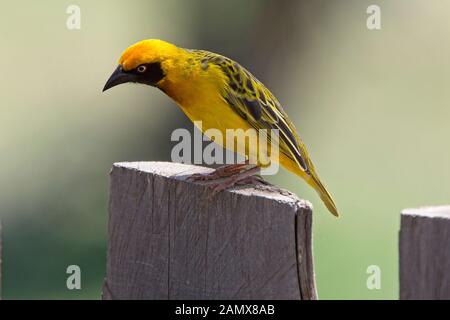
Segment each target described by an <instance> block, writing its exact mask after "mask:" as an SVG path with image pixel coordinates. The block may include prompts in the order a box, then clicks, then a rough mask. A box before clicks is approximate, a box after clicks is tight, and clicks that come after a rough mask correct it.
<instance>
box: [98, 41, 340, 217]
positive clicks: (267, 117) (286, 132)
mask: <svg viewBox="0 0 450 320" xmlns="http://www.w3.org/2000/svg"><path fill="white" fill-rule="evenodd" d="M129 82H131V83H142V84H146V85H150V86H153V87H156V88H159V89H161V90H162V91H163V92H165V93H166V94H167V95H168V96H169V97H171V98H172V99H173V100H174V101H175V102H176V103H177V104H178V106H179V107H180V108H181V110H182V111H183V112H184V113H185V114H186V115H187V116H188V117H189V119H190V120H191V121H193V122H194V121H201V122H202V131H203V132H204V131H206V130H207V129H210V128H215V129H218V130H220V131H221V132H223V133H224V135H225V131H226V129H243V130H247V129H251V128H253V129H256V130H260V129H267V130H270V129H278V132H279V163H280V164H281V165H282V166H283V167H285V168H286V169H287V170H289V171H291V172H293V173H294V174H296V175H298V176H299V177H301V178H302V179H304V180H305V181H306V182H307V183H308V184H309V185H310V186H311V187H313V188H314V189H315V190H316V191H317V193H318V194H319V196H320V198H321V199H322V201H323V202H324V203H325V205H326V207H327V208H328V210H329V211H330V212H331V213H332V214H333V215H335V216H338V211H337V209H336V205H335V203H334V201H333V199H332V197H331V195H330V194H329V193H328V191H327V190H326V188H325V186H324V185H323V184H322V182H321V181H320V179H319V177H318V175H317V173H316V170H315V168H314V165H313V163H312V162H311V159H310V157H309V155H308V151H307V150H306V147H305V145H304V144H303V142H302V140H301V139H300V137H299V136H298V134H297V131H296V129H295V127H294V125H293V123H292V122H291V121H290V120H289V118H288V116H287V114H286V113H285V112H284V110H283V108H282V106H281V104H280V103H279V102H278V100H277V99H276V98H275V96H274V95H273V94H272V93H271V92H270V91H269V90H268V89H267V88H266V87H265V86H264V85H263V84H262V83H261V82H260V81H258V80H257V79H256V78H255V77H254V76H253V75H252V74H251V73H250V72H249V71H248V70H246V69H245V68H244V67H242V66H241V65H239V64H238V63H236V62H235V61H233V60H231V59H229V58H226V57H224V56H221V55H219V54H216V53H212V52H208V51H203V50H189V49H183V48H179V47H177V46H175V45H173V44H170V43H168V42H165V41H162V40H156V39H151V40H143V41H140V42H138V43H136V44H134V45H132V46H130V47H129V48H127V49H126V50H125V52H124V53H123V54H122V56H121V58H120V60H119V65H118V66H117V68H116V70H115V71H114V72H113V74H112V75H111V77H110V78H109V79H108V81H107V82H106V84H105V87H104V88H103V91H105V90H107V89H109V88H112V87H114V86H116V85H119V84H122V83H129ZM245 150H246V153H248V152H249V149H248V148H245ZM233 151H235V152H236V151H237V150H233ZM258 152H260V151H258ZM246 156H247V157H249V156H255V155H249V154H246ZM256 157H257V158H258V159H259V155H256ZM255 168H256V169H259V168H258V163H257V165H255V166H253V167H252V168H250V169H247V170H242V169H243V166H242V164H241V165H239V164H235V165H229V166H224V167H222V168H219V169H217V170H216V172H215V174H211V175H210V177H205V178H204V180H208V179H210V178H211V177H214V178H217V177H221V178H223V177H229V178H231V179H229V181H228V183H226V184H224V185H223V186H225V187H224V188H226V187H229V186H231V185H233V184H235V183H238V182H242V181H246V179H248V178H249V177H251V176H252V175H254V174H255V173H256V172H257V171H256V170H255ZM244 169H245V168H244ZM211 179H213V178H211ZM200 180H201V179H200Z"/></svg>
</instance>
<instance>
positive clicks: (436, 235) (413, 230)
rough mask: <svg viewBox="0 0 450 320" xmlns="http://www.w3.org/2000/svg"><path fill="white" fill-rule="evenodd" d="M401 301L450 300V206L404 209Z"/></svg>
mask: <svg viewBox="0 0 450 320" xmlns="http://www.w3.org/2000/svg"><path fill="white" fill-rule="evenodd" d="M399 245H400V299H450V206H441V207H424V208H418V209H405V210H403V211H402V214H401V226H400V243H399Z"/></svg>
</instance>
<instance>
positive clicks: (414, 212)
mask: <svg viewBox="0 0 450 320" xmlns="http://www.w3.org/2000/svg"><path fill="white" fill-rule="evenodd" d="M401 214H402V216H418V217H425V218H443V219H450V206H435V207H431V206H430V207H420V208H408V209H403V210H402V212H401Z"/></svg>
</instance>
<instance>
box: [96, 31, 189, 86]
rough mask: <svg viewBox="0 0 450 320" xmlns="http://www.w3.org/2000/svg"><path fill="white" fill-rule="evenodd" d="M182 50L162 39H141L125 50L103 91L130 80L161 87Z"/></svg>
mask: <svg viewBox="0 0 450 320" xmlns="http://www.w3.org/2000/svg"><path fill="white" fill-rule="evenodd" d="M182 52H183V49H180V48H178V47H177V46H175V45H173V44H170V43H168V42H165V41H162V40H155V39H152V40H143V41H140V42H138V43H136V44H134V45H132V46H130V47H129V48H127V49H126V50H125V51H124V52H123V54H122V56H121V57H120V60H119V65H118V66H117V68H116V70H114V72H113V74H112V75H111V76H110V78H109V79H108V81H107V82H106V84H105V87H104V88H103V91H106V90H108V89H110V88H112V87H115V86H117V85H119V84H122V83H128V82H132V83H142V84H147V85H150V86H154V87H159V84H161V82H162V81H163V80H164V79H165V77H166V76H167V74H168V73H169V72H170V69H171V68H172V66H173V61H174V58H175V57H177V56H178V55H180V54H181V53H182Z"/></svg>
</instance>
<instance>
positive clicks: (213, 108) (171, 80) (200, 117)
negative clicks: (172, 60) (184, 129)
mask: <svg viewBox="0 0 450 320" xmlns="http://www.w3.org/2000/svg"><path fill="white" fill-rule="evenodd" d="M183 70H184V72H178V74H175V73H170V76H168V77H167V79H165V80H164V82H163V83H161V89H163V90H164V91H165V92H166V94H167V95H169V96H170V97H171V98H172V99H173V100H174V101H175V102H176V103H177V104H178V106H179V107H180V108H181V110H182V111H183V112H184V113H185V114H186V115H187V116H188V117H189V119H190V120H191V121H201V122H202V131H205V130H207V129H218V130H220V131H223V132H224V133H225V130H226V129H238V128H240V129H244V130H245V129H248V128H250V127H251V126H250V124H249V123H248V122H247V121H245V120H244V119H243V118H242V117H240V116H239V115H238V114H236V113H235V112H234V111H233V110H232V109H231V107H230V106H229V104H228V103H227V102H226V101H225V99H224V98H223V95H222V92H223V91H224V89H225V88H226V86H227V84H226V78H225V75H224V74H223V73H222V71H221V70H220V69H219V68H218V67H217V66H214V65H211V66H209V67H208V68H206V69H203V68H202V67H201V65H200V63H196V62H192V61H191V62H190V64H189V66H186V67H185V68H184V69H183Z"/></svg>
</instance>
